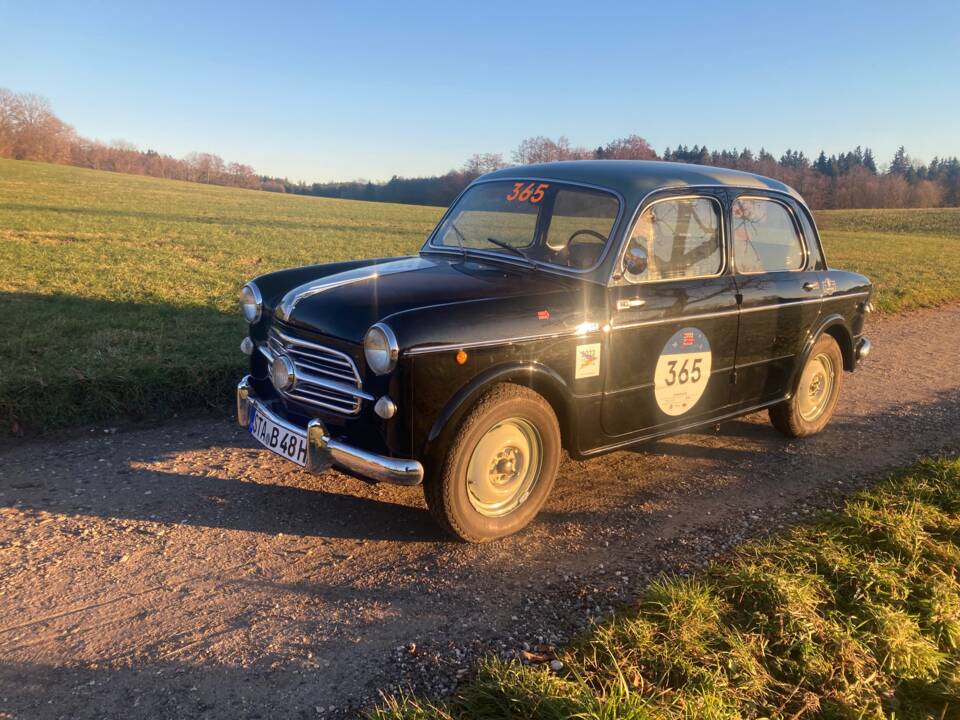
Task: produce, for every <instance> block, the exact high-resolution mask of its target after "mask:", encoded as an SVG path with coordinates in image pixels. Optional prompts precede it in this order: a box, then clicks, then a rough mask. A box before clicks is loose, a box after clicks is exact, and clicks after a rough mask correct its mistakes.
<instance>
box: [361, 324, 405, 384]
mask: <svg viewBox="0 0 960 720" xmlns="http://www.w3.org/2000/svg"><path fill="white" fill-rule="evenodd" d="M363 355H364V357H365V358H366V359H367V365H368V366H369V367H370V369H371V370H373V371H374V372H375V373H376V374H377V375H386V374H387V373H388V372H390V371H391V370H393V368H394V367H396V364H397V358H398V357H399V355H400V349H399V347H398V346H397V338H396V336H395V335H394V334H393V330H391V329H390V328H389V327H388V326H387V325H383V324H381V323H377V324H376V325H373V326H371V328H370V329H369V330H367V334H366V335H365V336H364V338H363Z"/></svg>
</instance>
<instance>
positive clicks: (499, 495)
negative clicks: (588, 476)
mask: <svg viewBox="0 0 960 720" xmlns="http://www.w3.org/2000/svg"><path fill="white" fill-rule="evenodd" d="M542 458H543V443H542V441H541V439H540V433H539V432H537V429H536V428H535V427H534V426H533V425H532V424H531V423H530V422H528V421H526V420H524V419H522V418H509V419H507V420H501V421H500V422H499V423H497V424H496V425H494V426H493V427H492V428H490V429H489V430H488V431H487V432H486V434H485V435H484V436H483V437H482V438H480V442H478V443H477V446H476V447H475V448H474V449H473V454H472V455H471V456H470V463H469V464H468V465H467V477H466V482H467V497H468V498H469V499H470V504H471V505H472V506H473V509H474V510H476V511H477V512H478V513H480V514H481V515H484V516H486V517H502V516H504V515H507V514H509V513H511V512H513V511H514V510H516V509H517V508H518V507H520V505H522V504H523V503H524V501H525V500H526V499H527V498H528V497H530V493H531V492H533V488H534V487H535V486H536V484H537V480H538V479H539V478H540V468H541V465H542Z"/></svg>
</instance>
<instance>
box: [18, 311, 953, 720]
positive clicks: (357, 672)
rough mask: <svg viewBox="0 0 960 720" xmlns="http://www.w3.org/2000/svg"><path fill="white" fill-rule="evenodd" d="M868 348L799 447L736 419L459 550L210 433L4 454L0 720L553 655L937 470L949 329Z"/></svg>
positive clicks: (354, 696) (376, 502) (305, 698)
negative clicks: (709, 571)
mask: <svg viewBox="0 0 960 720" xmlns="http://www.w3.org/2000/svg"><path fill="white" fill-rule="evenodd" d="M869 335H870V337H871V339H872V340H873V341H874V345H875V350H874V354H873V356H872V357H871V358H870V361H869V362H868V363H867V364H866V365H865V366H864V367H863V368H862V369H861V370H859V371H858V372H857V373H855V374H853V375H847V376H846V378H845V381H846V382H845V387H844V390H843V395H842V397H841V401H840V405H839V407H838V410H837V414H836V416H835V418H834V421H833V422H832V423H831V425H830V426H828V428H827V430H826V431H825V432H824V433H822V434H821V435H819V436H817V437H815V438H811V439H808V440H804V441H787V440H784V439H783V438H782V437H780V436H779V435H777V434H776V432H775V431H773V429H772V428H771V427H770V426H769V424H768V423H767V422H766V416H765V414H758V415H755V416H751V417H749V418H745V419H741V420H737V421H733V422H729V423H726V424H724V425H723V426H722V428H721V429H720V431H719V432H718V433H717V432H713V430H712V429H710V430H705V431H703V432H699V433H693V434H689V435H684V436H679V437H675V438H670V439H668V440H665V441H662V442H658V443H655V444H652V445H648V446H644V447H641V448H638V449H636V450H632V451H623V452H618V453H614V454H612V455H607V456H604V457H601V458H594V459H592V460H589V461H587V462H583V463H574V462H570V461H565V462H564V463H563V465H562V467H561V474H560V477H559V478H558V481H557V484H556V487H555V489H554V492H553V495H552V496H551V498H550V500H549V501H548V504H547V507H546V508H545V509H544V511H543V513H542V514H541V517H540V519H539V520H538V521H537V522H536V523H535V524H534V525H533V526H531V527H530V528H529V529H528V530H526V531H524V532H523V533H521V534H519V535H518V536H516V537H513V538H508V539H507V540H504V541H502V542H499V543H496V544H493V545H487V546H481V547H476V546H465V545H460V544H456V543H451V542H447V541H445V540H444V539H443V538H441V537H439V536H438V534H437V532H436V530H435V529H434V527H433V525H432V524H431V522H430V520H429V517H428V515H427V513H426V511H425V508H424V505H423V501H422V497H421V495H420V492H419V490H418V489H416V488H396V487H387V486H384V487H380V486H371V485H367V484H365V483H362V482H360V481H357V480H354V479H352V478H349V477H346V476H344V475H341V474H339V473H335V472H330V473H327V474H325V475H323V476H321V477H313V476H310V475H307V474H305V473H302V472H300V471H298V470H295V469H293V468H292V467H291V466H289V465H287V464H286V463H284V462H283V461H281V460H279V459H275V458H273V457H271V456H270V455H268V454H267V453H266V452H263V451H260V450H257V449H255V447H254V445H253V443H252V442H251V441H250V440H249V439H248V438H246V437H245V436H244V434H243V433H242V432H241V431H240V430H239V429H237V428H235V427H234V426H233V424H232V422H231V420H230V419H229V418H227V417H216V418H210V417H203V418H191V419H183V420H174V421H171V422H168V423H165V424H163V425H161V426H158V427H153V428H145V429H144V428H139V429H138V428H133V429H129V430H126V429H125V430H122V431H120V432H104V429H103V428H95V429H92V430H88V431H84V432H83V433H81V434H79V435H78V434H74V435H73V436H67V437H63V438H61V439H59V440H57V441H55V442H54V441H46V442H30V443H21V444H17V445H13V444H8V445H7V446H5V447H4V448H2V449H0V623H2V627H0V717H4V713H7V714H8V715H11V716H13V717H18V718H19V717H24V718H26V717H29V718H34V717H36V718H59V717H65V716H66V717H71V718H86V717H90V718H93V717H96V718H112V717H116V718H129V717H161V716H162V717H199V716H203V717H209V718H221V717H222V718H233V717H272V716H278V715H283V716H284V717H305V718H306V717H310V718H316V717H334V716H338V715H342V714H343V713H345V712H348V711H350V710H351V709H354V708H357V707H362V706H364V705H366V704H369V703H370V702H372V701H374V700H375V699H376V693H377V691H378V690H380V689H387V690H389V689H391V688H397V687H411V688H415V689H418V690H420V691H424V692H428V693H434V694H442V693H444V692H449V690H450V689H451V688H452V687H454V686H455V685H456V684H457V683H458V682H460V681H462V680H463V679H464V678H465V677H467V674H468V669H469V667H470V666H471V663H472V661H473V659H475V658H476V657H477V656H479V655H482V654H486V653H502V654H506V655H509V654H511V653H515V652H516V651H517V650H518V649H519V648H521V647H522V646H523V643H528V644H536V643H538V642H546V643H556V642H561V641H563V640H565V639H567V638H569V637H570V635H571V634H573V633H576V632H578V631H579V630H580V629H582V628H583V627H584V626H585V625H586V624H588V623H589V622H591V621H592V619H595V618H597V617H600V616H602V615H603V614H604V613H606V612H608V611H609V609H610V608H612V607H614V606H616V605H617V604H619V603H622V602H624V601H626V599H628V598H629V597H631V596H632V595H633V594H634V593H636V592H637V591H638V590H639V589H641V588H642V587H643V585H644V584H645V583H646V582H648V580H649V579H650V578H651V577H653V576H655V575H656V574H657V573H659V572H662V571H671V572H680V573H686V572H689V571H691V570H693V569H695V568H697V567H699V566H701V565H702V564H703V563H705V562H707V561H709V560H711V559H713V558H716V557H722V555H723V554H724V553H725V552H726V551H727V550H728V549H729V548H730V547H732V546H734V545H736V544H737V543H739V542H741V541H742V540H743V539H744V538H749V537H756V536H761V535H763V534H765V533H767V532H771V531H776V530H778V529H780V528H782V527H784V526H786V525H788V524H790V523H793V522H798V521H802V520H804V519H805V518H807V517H808V516H810V515H811V514H812V513H814V512H816V510H817V508H820V507H827V506H830V505H831V504H833V503H835V502H836V501H837V499H838V498H841V497H843V496H844V495H846V494H848V493H849V492H851V491H852V490H854V489H855V488H856V487H858V486H860V485H861V484H862V483H864V482H866V481H867V480H868V479H869V478H870V476H871V475H872V474H875V473H878V472H882V471H884V470H886V469H888V468H891V467H895V466H897V465H901V464H904V463H906V462H909V461H910V460H912V459H914V458H915V457H916V456H918V455H921V454H925V453H931V452H937V451H940V450H953V451H957V450H958V449H960V370H958V369H957V358H958V357H960V308H958V307H957V306H951V307H945V308H941V309H937V310H928V311H923V312H917V313H911V314H908V315H904V316H900V317H896V318H889V319H883V320H880V321H877V322H873V323H871V325H870V327H869ZM410 644H415V645H416V648H415V649H413V648H411V649H407V646H408V645H410Z"/></svg>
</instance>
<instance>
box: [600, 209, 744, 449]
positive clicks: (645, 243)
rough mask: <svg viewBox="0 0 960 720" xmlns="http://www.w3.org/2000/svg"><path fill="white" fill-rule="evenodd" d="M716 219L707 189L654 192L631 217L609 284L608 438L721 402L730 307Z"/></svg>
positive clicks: (731, 286) (732, 326)
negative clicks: (619, 262) (623, 261)
mask: <svg viewBox="0 0 960 720" xmlns="http://www.w3.org/2000/svg"><path fill="white" fill-rule="evenodd" d="M723 217H724V212H723V196H722V194H713V193H710V192H703V193H698V194H689V193H688V194H684V195H674V196H667V197H660V198H658V199H655V200H653V201H651V202H649V203H648V204H647V205H646V207H645V208H644V209H643V210H642V212H640V213H639V214H638V215H637V217H636V220H635V222H634V224H633V226H632V228H631V229H630V232H629V234H628V240H627V241H626V242H625V244H624V248H622V250H621V252H622V253H623V257H624V258H626V264H625V265H621V270H619V271H618V275H619V277H618V278H617V283H616V284H614V285H613V286H611V287H610V288H609V303H610V317H611V323H610V325H611V327H610V333H609V344H608V348H609V352H608V354H607V357H608V362H607V366H606V367H607V370H606V376H605V382H604V394H603V406H602V412H601V418H602V420H601V422H602V425H603V429H604V432H605V433H606V434H607V435H608V436H613V437H617V436H628V435H638V436H642V435H648V434H654V433H656V432H657V431H659V430H661V429H669V428H671V427H676V426H681V425H686V424H690V423H693V422H695V421H696V420H698V419H702V418H704V417H707V416H709V415H711V414H712V413H714V412H715V411H716V410H717V408H720V407H722V406H724V405H727V404H728V403H729V393H730V376H731V373H732V371H733V363H734V359H735V352H736V343H737V317H738V312H739V311H738V308H737V300H736V285H735V283H734V280H733V277H732V275H731V274H730V273H729V271H728V269H727V262H726V256H727V253H726V248H725V241H724V237H725V233H724V222H723ZM615 277H617V275H615Z"/></svg>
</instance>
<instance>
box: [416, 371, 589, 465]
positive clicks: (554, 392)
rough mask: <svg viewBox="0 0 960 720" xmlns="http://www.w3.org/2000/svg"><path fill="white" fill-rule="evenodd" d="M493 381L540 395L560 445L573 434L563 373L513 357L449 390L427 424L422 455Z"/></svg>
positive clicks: (455, 425) (567, 389)
mask: <svg viewBox="0 0 960 720" xmlns="http://www.w3.org/2000/svg"><path fill="white" fill-rule="evenodd" d="M497 383H515V384H517V385H524V386H525V387H529V388H530V389H531V390H533V391H534V392H537V393H539V394H540V395H542V396H543V397H544V398H545V399H546V400H547V402H549V403H550V405H551V407H552V408H553V411H554V412H555V413H556V415H557V420H558V422H559V423H560V433H561V436H562V438H563V444H564V446H567V441H568V439H569V438H572V437H574V436H575V430H574V428H573V423H574V421H575V420H574V419H575V414H574V413H573V412H572V410H573V399H572V394H571V392H570V388H569V386H568V385H567V383H566V381H565V380H564V379H563V377H561V375H560V374H559V373H557V372H556V371H555V370H554V369H553V368H551V367H548V366H546V365H543V364H541V363H537V362H530V361H514V362H508V363H503V364H500V365H495V366H493V367H490V368H487V369H486V370H484V371H483V372H481V373H479V374H477V375H476V376H474V377H473V378H472V379H471V380H470V382H468V383H467V384H466V385H464V386H463V387H461V388H460V389H459V390H457V391H456V392H455V393H454V394H453V396H452V397H451V398H450V399H449V400H448V401H447V403H446V404H445V405H444V406H443V408H442V409H441V410H440V412H439V413H438V415H437V417H436V419H435V420H434V422H433V425H432V426H431V427H430V432H429V433H428V434H427V439H426V443H425V447H424V455H425V456H428V455H429V453H430V451H431V450H433V449H434V448H435V447H436V446H437V444H438V443H439V442H440V441H441V439H442V436H443V435H444V434H445V431H449V430H452V429H453V428H456V427H457V426H458V425H459V423H460V420H461V419H462V418H463V416H464V415H466V413H467V412H468V411H469V410H470V408H471V407H472V406H473V404H474V402H476V400H477V398H479V397H480V395H481V394H482V393H483V392H484V391H485V390H486V389H487V388H489V387H491V386H492V385H495V384H497Z"/></svg>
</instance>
